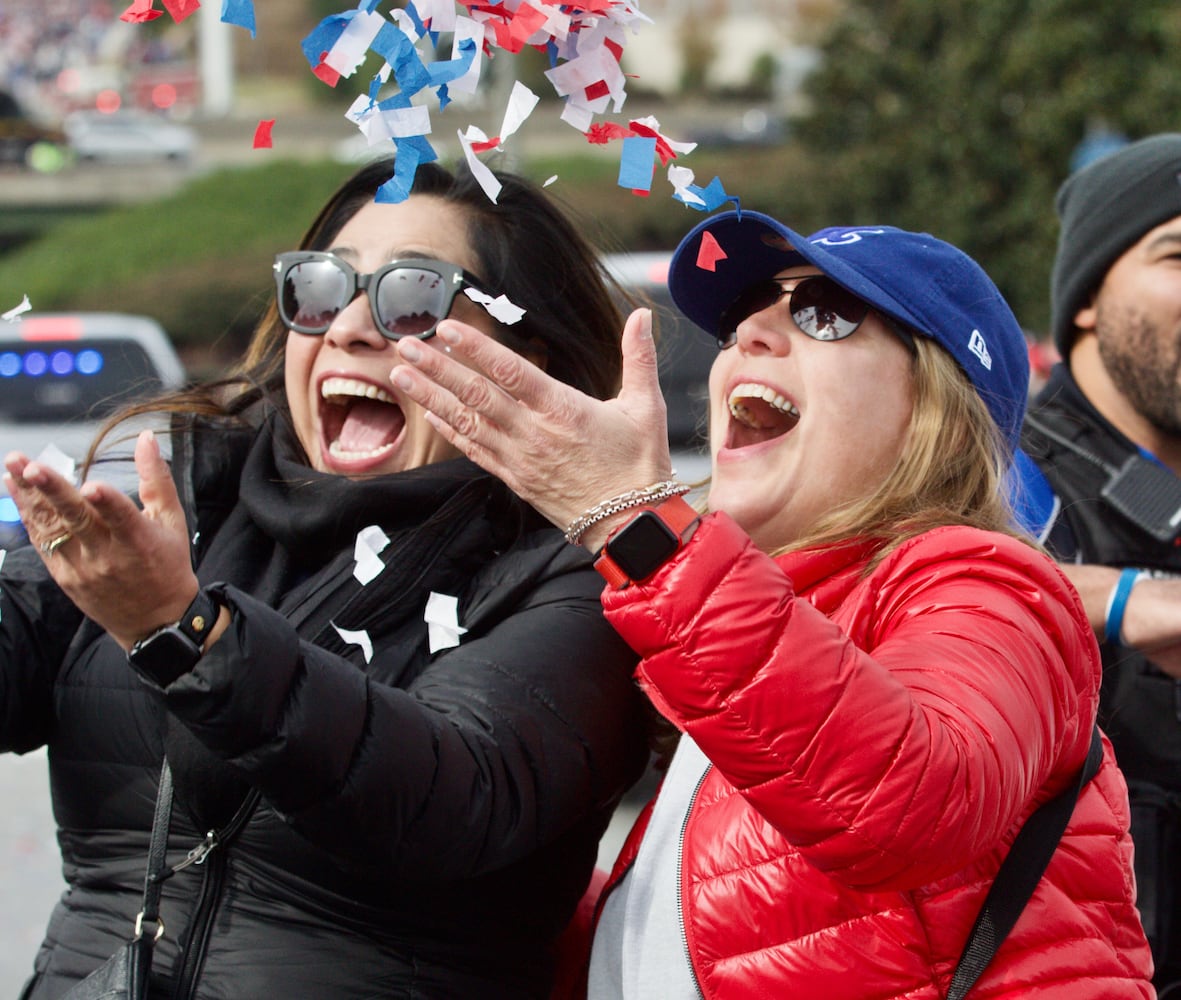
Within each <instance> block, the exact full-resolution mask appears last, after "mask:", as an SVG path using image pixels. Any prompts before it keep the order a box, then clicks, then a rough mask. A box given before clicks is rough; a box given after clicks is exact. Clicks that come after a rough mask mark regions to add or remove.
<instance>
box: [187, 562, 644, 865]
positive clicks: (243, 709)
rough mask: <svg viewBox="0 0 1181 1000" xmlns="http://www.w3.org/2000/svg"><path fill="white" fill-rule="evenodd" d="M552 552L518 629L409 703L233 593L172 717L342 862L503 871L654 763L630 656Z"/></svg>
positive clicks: (574, 569) (501, 633) (447, 662)
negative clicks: (226, 616)
mask: <svg viewBox="0 0 1181 1000" xmlns="http://www.w3.org/2000/svg"><path fill="white" fill-rule="evenodd" d="M563 549H569V550H570V552H569V554H566V553H565V552H564V551H561V550H559V552H560V554H559V556H558V557H557V558H556V559H555V561H554V564H553V565H552V566H551V569H550V572H548V574H547V575H545V576H544V577H541V578H539V579H538V581H537V586H535V587H534V588H533V589H532V590H531V591H530V592H529V593H528V595H527V596H526V598H525V599H524V600H523V601H522V602H521V603H520V604H519V605H518V606H517V607H516V608H515V610H514V611H513V613H511V614H508V615H506V616H504V617H503V619H502V620H500V621H499V622H498V623H497V624H495V625H494V626H493V627H491V628H490V629H489V630H488V631H487V632H485V633H484V634H482V635H479V636H478V637H475V638H473V639H470V640H465V641H463V642H461V643H460V644H459V645H458V646H456V647H455V648H453V649H449V650H446V651H443V652H440V653H439V654H438V655H437V656H436V657H435V658H434V659H433V660H432V661H431V663H430V665H429V666H428V667H427V668H426V669H425V671H424V672H423V673H422V674H421V676H419V677H418V678H417V679H416V680H415V681H414V682H413V683H412V684H411V685H410V686H409V687H407V688H404V689H403V688H398V687H393V686H390V685H387V684H382V683H379V682H377V681H375V680H373V679H371V678H370V677H368V676H367V675H366V674H365V672H364V671H363V670H360V669H358V668H357V666H356V665H355V664H353V663H352V662H349V661H348V660H345V659H342V658H341V657H340V656H338V655H335V654H333V653H331V652H329V651H327V650H324V649H322V648H320V647H318V646H315V645H313V644H311V643H308V642H304V641H301V640H300V639H299V638H298V636H297V635H296V634H295V632H294V630H293V629H292V627H291V626H290V624H289V622H288V621H287V620H286V619H285V618H284V617H283V616H282V615H281V614H279V613H278V612H276V611H274V610H272V609H270V608H269V607H267V606H265V605H263V604H260V603H259V602H257V601H254V600H253V599H251V598H250V597H249V596H247V595H245V594H242V593H241V592H239V591H236V590H233V589H229V588H227V589H226V590H225V591H224V593H225V599H226V600H227V601H228V602H229V603H230V604H231V605H232V611H233V621H232V624H231V626H230V628H229V630H228V631H227V632H226V634H225V635H224V636H223V637H222V639H221V640H220V641H219V642H218V643H217V644H216V645H215V646H214V647H212V649H211V650H210V651H209V653H207V654H206V656H205V657H204V658H203V659H202V660H201V662H200V663H199V664H198V666H197V667H196V668H195V669H194V671H193V672H192V673H191V674H190V675H187V676H185V677H182V678H181V679H180V680H178V681H177V682H176V683H174V684H172V685H171V686H170V687H169V688H168V689H167V691H166V692H165V698H166V700H167V704H168V708H169V710H170V711H172V712H173V713H174V714H175V715H177V717H178V718H180V719H181V720H182V721H183V722H184V723H185V725H187V726H188V727H189V728H190V729H191V730H192V731H193V732H194V733H195V734H196V735H197V736H198V738H199V739H200V740H201V741H202V742H203V743H204V744H205V745H206V746H207V747H209V748H210V749H211V750H212V751H213V752H214V753H216V754H217V755H218V756H219V757H221V758H223V759H225V760H227V761H230V762H232V763H233V764H235V765H236V766H238V767H239V768H241V769H242V770H243V771H244V772H245V773H246V774H247V775H248V776H249V779H250V781H251V783H252V784H254V785H256V786H257V787H259V788H260V789H261V790H262V792H263V795H264V796H265V797H266V799H267V801H268V802H269V803H271V804H272V805H273V806H274V807H275V808H277V809H278V810H280V811H281V812H282V813H283V814H284V815H285V816H286V817H287V819H288V820H289V821H290V822H291V823H292V824H293V825H294V826H295V827H296V828H297V829H298V830H299V831H300V832H301V833H302V834H304V836H306V837H307V838H308V839H310V840H312V841H313V842H315V843H316V844H318V845H319V846H321V847H323V848H325V849H326V850H329V851H331V852H332V853H334V854H336V855H337V856H339V857H341V858H342V859H344V860H346V861H348V860H358V861H363V862H364V863H365V864H367V865H372V866H378V867H380V868H381V869H382V872H383V874H385V875H390V876H394V877H406V878H415V879H432V878H448V879H450V878H455V879H458V878H467V877H470V876H472V875H477V874H480V873H485V872H488V871H491V870H495V869H498V868H502V867H504V866H505V865H508V864H511V863H512V862H514V861H518V860H521V859H522V858H525V857H527V856H528V855H530V854H531V853H532V852H535V851H537V850H539V849H540V848H541V847H543V846H545V845H549V844H552V843H554V841H556V840H557V839H558V838H560V837H561V836H562V835H563V834H565V833H567V832H569V831H570V830H571V829H573V828H575V827H576V826H578V825H579V824H584V823H586V822H587V820H588V817H592V816H595V815H597V814H599V813H602V814H603V816H604V819H603V822H604V823H605V822H606V819H605V816H606V812H608V811H609V809H610V807H611V806H612V805H613V804H614V803H615V802H616V801H618V799H619V797H620V796H622V794H623V792H624V791H625V790H626V789H627V787H628V786H629V785H631V784H632V783H633V782H634V781H635V780H637V779H638V777H639V776H640V773H641V771H642V769H643V766H644V763H645V761H646V758H647V751H646V746H645V740H644V726H643V720H642V711H643V697H642V695H641V694H640V693H639V691H638V690H637V688H636V686H635V684H634V681H633V680H632V670H633V667H634V664H635V662H636V657H635V655H634V653H632V651H631V650H629V649H628V648H627V646H626V645H625V644H624V643H623V642H622V641H621V640H620V638H619V637H618V635H616V633H615V632H614V630H613V629H612V628H611V627H610V626H609V625H608V624H607V622H606V621H605V620H604V618H603V614H602V609H601V607H600V605H599V601H598V590H599V577H598V575H597V574H596V573H594V571H593V570H591V569H590V567H589V566H588V565H587V564H586V561H585V559H581V560H578V561H577V562H575V560H574V559H572V558H571V557H572V556H574V555H575V554H576V552H575V550H573V549H571V548H570V547H569V546H565V545H564V543H563ZM422 627H423V630H424V631H425V624H424V625H423V626H422Z"/></svg>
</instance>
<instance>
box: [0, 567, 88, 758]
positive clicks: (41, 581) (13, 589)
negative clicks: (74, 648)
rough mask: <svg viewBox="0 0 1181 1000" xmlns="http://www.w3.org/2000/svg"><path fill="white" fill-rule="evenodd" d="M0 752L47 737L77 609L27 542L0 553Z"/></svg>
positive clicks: (78, 618) (29, 746)
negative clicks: (56, 686)
mask: <svg viewBox="0 0 1181 1000" xmlns="http://www.w3.org/2000/svg"><path fill="white" fill-rule="evenodd" d="M0 561H2V564H3V565H2V569H0V751H4V750H16V751H20V752H27V751H29V750H32V749H34V748H36V747H39V746H41V745H43V744H44V743H45V742H46V740H48V738H49V734H50V727H51V725H52V721H53V683H54V679H55V678H56V677H57V672H58V668H59V667H60V666H61V663H62V661H63V659H64V658H65V655H66V651H67V649H68V648H69V645H70V642H71V641H72V640H73V638H74V634H75V632H76V631H77V630H78V627H79V625H81V624H82V620H83V617H82V612H81V611H79V610H78V608H77V607H76V606H75V605H74V603H73V602H72V601H71V600H70V599H69V598H68V597H66V595H65V593H64V592H63V591H62V589H61V588H60V587H58V585H57V584H56V583H55V582H54V580H53V577H51V576H50V575H49V572H48V571H47V570H46V569H45V565H44V563H42V562H41V559H40V557H39V556H38V555H37V553H36V552H34V551H33V549H32V548H31V547H29V546H25V547H23V548H20V549H14V550H13V551H11V552H4V551H0Z"/></svg>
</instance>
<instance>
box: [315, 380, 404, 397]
mask: <svg viewBox="0 0 1181 1000" xmlns="http://www.w3.org/2000/svg"><path fill="white" fill-rule="evenodd" d="M320 395H321V397H323V398H324V399H329V398H331V397H333V396H363V397H364V398H366V399H376V400H377V401H378V402H379V403H393V402H394V397H393V396H391V395H390V394H389V393H388V392H386V391H385V390H384V389H379V388H378V387H377V386H375V385H372V384H370V383H369V382H362V381H361V380H360V379H356V378H326V379H324V381H323V382H322V383H321V385H320Z"/></svg>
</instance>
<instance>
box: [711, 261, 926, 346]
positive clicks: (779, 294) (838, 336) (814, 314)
mask: <svg viewBox="0 0 1181 1000" xmlns="http://www.w3.org/2000/svg"><path fill="white" fill-rule="evenodd" d="M797 280H798V283H797V284H796V285H794V286H792V287H790V288H785V287H784V282H789V281H797ZM785 295H787V296H788V297H789V298H788V308H789V309H790V310H791V318H792V321H793V322H794V323H795V325H796V326H798V327H799V328H800V329H801V330H802V331H803V332H804V333H806V334H807V335H808V336H809V337H811V338H812V339H813V340H844V339H845V338H846V337H848V336H849V335H851V334H852V333H853V332H854V331H855V330H856V329H857V328H858V327H859V326H860V325H861V324H862V323H863V322H864V321H865V317H866V316H868V315H869V311H870V305H869V303H868V302H866V301H865V300H864V299H859V298H858V297H857V296H856V295H854V294H853V293H852V292H850V291H848V290H847V289H845V288H842V287H841V286H840V285H838V284H837V283H836V282H835V281H833V280H832V278H830V277H828V276H827V275H823V274H813V275H809V276H807V277H805V278H802V279H796V278H769V279H767V280H766V281H759V282H757V283H755V284H753V285H751V286H750V287H749V288H747V289H746V290H745V291H744V292H743V293H742V294H741V295H739V296H738V298H736V299H735V300H734V301H733V302H731V303H730V305H728V306H727V307H726V308H725V309H723V310H722V314H721V316H720V317H719V318H718V332H717V340H718V349H719V350H725V349H726V348H727V347H730V346H731V345H732V344H734V342H735V341H736V340H737V339H738V325H739V324H740V323H741V322H742V321H743V320H745V319H747V318H748V317H750V316H753V315H754V314H755V313H757V312H762V311H763V310H764V309H769V308H771V306H773V305H775V303H776V302H778V301H779V300H780V299H782V298H783V297H784V296H785ZM883 319H885V320H886V322H887V323H888V324H889V325H890V326H891V327H892V328H896V327H897V324H896V323H894V322H893V321H892V320H891V319H890V317H883ZM896 332H898V334H899V335H900V336H902V337H903V339H904V340H907V341H908V342H910V343H912V344H913V341H911V340H910V337H909V334H906V333H905V331H904V330H902V329H896Z"/></svg>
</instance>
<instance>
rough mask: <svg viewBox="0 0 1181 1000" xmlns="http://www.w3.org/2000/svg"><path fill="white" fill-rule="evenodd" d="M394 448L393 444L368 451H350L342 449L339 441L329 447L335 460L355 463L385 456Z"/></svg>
mask: <svg viewBox="0 0 1181 1000" xmlns="http://www.w3.org/2000/svg"><path fill="white" fill-rule="evenodd" d="M392 447H393V445H392V444H383V445H382V446H381V447H380V448H372V449H370V450H368V451H349V450H348V449H347V448H343V447H341V443H340V442H339V441H333V442H332V444H330V445H329V446H328V451H329V452H330V453H331V454H332V456H333V458H340V459H348V460H349V461H355V460H357V459H365V458H377V457H378V455H384V454H385V453H386V452H387V451H389V450H390V449H391V448H392Z"/></svg>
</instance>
